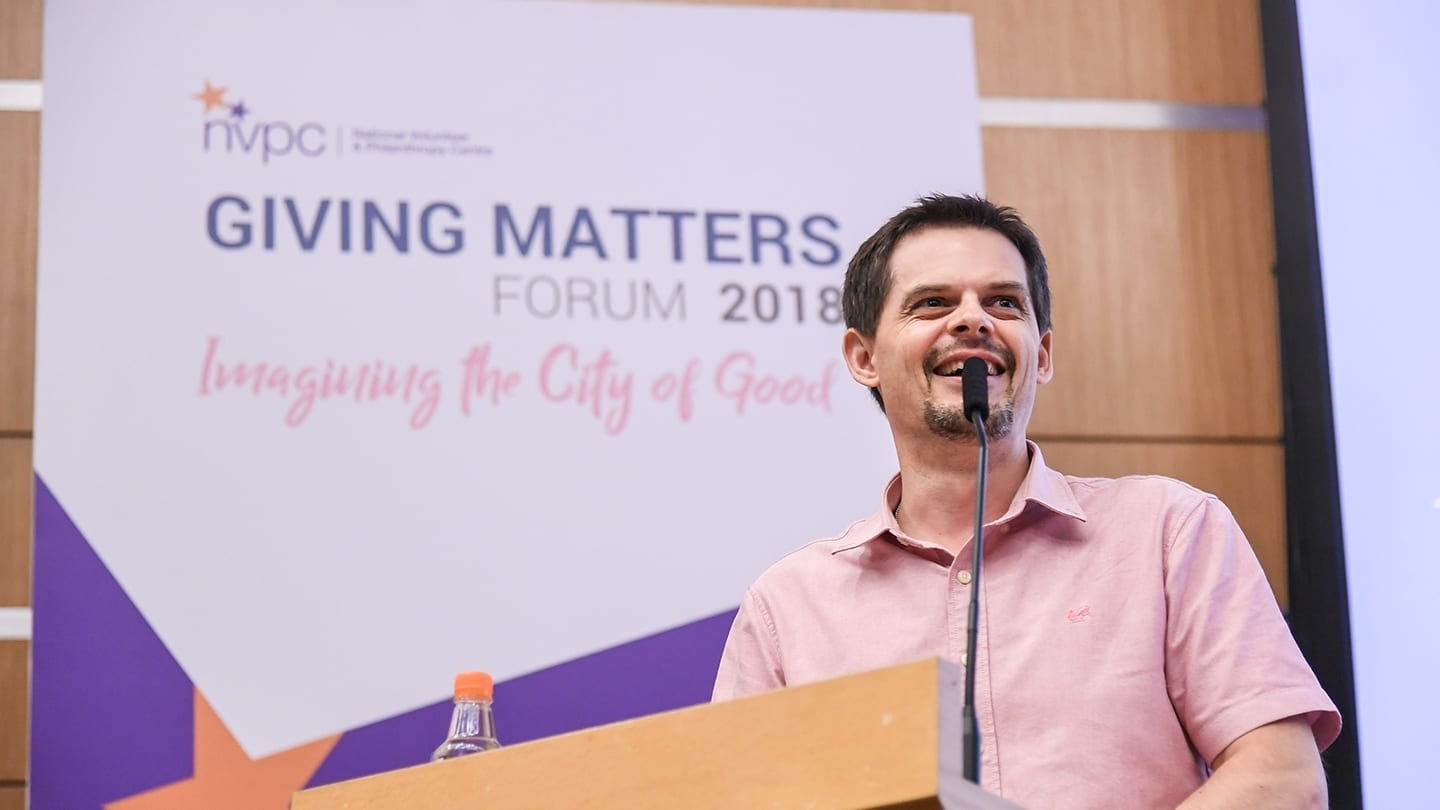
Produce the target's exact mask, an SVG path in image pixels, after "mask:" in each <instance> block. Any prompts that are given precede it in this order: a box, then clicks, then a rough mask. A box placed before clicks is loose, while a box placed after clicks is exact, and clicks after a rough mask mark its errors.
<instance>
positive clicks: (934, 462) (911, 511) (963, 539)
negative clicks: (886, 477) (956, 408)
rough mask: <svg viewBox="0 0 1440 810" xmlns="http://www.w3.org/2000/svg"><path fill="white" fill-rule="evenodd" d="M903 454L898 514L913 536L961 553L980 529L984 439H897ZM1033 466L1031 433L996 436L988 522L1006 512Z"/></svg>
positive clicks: (987, 496)
mask: <svg viewBox="0 0 1440 810" xmlns="http://www.w3.org/2000/svg"><path fill="white" fill-rule="evenodd" d="M896 444H897V447H896V450H897V452H898V455H899V459H900V479H901V482H902V486H903V487H904V489H903V490H902V492H901V498H900V508H899V510H898V511H897V512H896V515H895V516H896V519H897V520H898V521H899V522H900V528H901V529H902V530H903V531H904V532H905V533H906V534H907V535H910V536H912V537H915V538H917V539H920V540H926V541H929V542H931V543H935V544H937V545H939V546H942V547H944V548H945V549H946V550H948V551H950V552H951V553H952V554H958V553H959V551H960V549H962V548H963V547H964V546H965V545H966V544H967V543H969V542H970V537H971V535H973V534H974V527H975V488H976V479H977V476H978V473H979V470H978V466H977V465H978V462H979V445H978V444H976V442H975V440H973V439H970V440H965V439H941V438H939V437H936V436H934V435H933V434H932V435H929V436H928V437H922V438H920V439H919V440H918V441H913V442H906V443H905V444H904V445H901V443H900V442H898V441H897V442H896ZM1029 471H1030V454H1029V452H1028V450H1027V448H1026V446H1025V437H1024V436H1023V435H1017V434H1016V433H1012V434H1011V435H1009V436H1007V437H1005V438H1003V439H991V440H990V470H989V479H988V482H987V490H986V493H985V516H984V517H985V522H986V523H988V522H990V521H992V520H996V519H998V518H1000V517H1001V516H1003V515H1004V514H1005V511H1006V510H1007V509H1009V508H1010V504H1011V502H1012V501H1014V500H1015V493H1017V492H1019V491H1020V485H1021V483H1023V482H1024V480H1025V474H1026V473H1028V472H1029Z"/></svg>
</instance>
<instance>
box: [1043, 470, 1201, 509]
mask: <svg viewBox="0 0 1440 810" xmlns="http://www.w3.org/2000/svg"><path fill="white" fill-rule="evenodd" d="M1064 478H1065V483H1066V484H1068V485H1069V486H1070V491H1071V492H1072V493H1074V495H1075V499H1076V500H1077V501H1079V502H1080V504H1081V505H1082V506H1084V507H1087V508H1088V507H1090V506H1095V505H1103V506H1108V505H1112V504H1128V505H1132V506H1148V507H1152V508H1162V509H1166V510H1172V509H1174V510H1180V511H1187V512H1188V511H1192V510H1194V509H1195V508H1197V507H1199V506H1201V505H1202V504H1205V503H1209V502H1216V503H1218V502H1219V501H1218V499H1217V498H1216V497H1215V496H1214V495H1212V494H1211V493H1209V492H1206V491H1205V490H1203V489H1200V488H1199V487H1196V486H1194V485H1192V484H1189V483H1186V482H1184V481H1181V480H1179V479H1177V478H1170V477H1169V476H1165V475H1149V474H1146V475H1122V476H1118V477H1115V478H1106V477H1101V476H1078V475H1064Z"/></svg>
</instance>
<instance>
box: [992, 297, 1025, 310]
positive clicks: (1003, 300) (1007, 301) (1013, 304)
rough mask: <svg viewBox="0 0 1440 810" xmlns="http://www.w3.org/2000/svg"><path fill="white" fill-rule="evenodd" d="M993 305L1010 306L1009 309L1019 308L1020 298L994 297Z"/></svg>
mask: <svg viewBox="0 0 1440 810" xmlns="http://www.w3.org/2000/svg"><path fill="white" fill-rule="evenodd" d="M995 305H996V306H1001V307H1009V308H1011V309H1019V308H1020V299H1018V298H1011V297H1009V296H1001V297H999V298H996V299H995Z"/></svg>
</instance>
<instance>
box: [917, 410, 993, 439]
mask: <svg viewBox="0 0 1440 810" xmlns="http://www.w3.org/2000/svg"><path fill="white" fill-rule="evenodd" d="M925 425H926V427H928V428H930V432H931V433H934V434H935V435H937V436H939V437H941V438H944V439H972V440H973V439H974V438H975V425H974V424H973V423H972V422H971V421H970V420H969V419H966V418H965V411H964V409H963V408H960V407H956V406H953V405H952V406H946V407H941V406H939V405H936V404H935V403H934V402H933V401H931V400H926V401H925ZM1014 427H1015V408H1014V405H1013V404H1011V403H1009V402H1006V403H1004V404H1001V405H992V406H991V408H990V418H988V419H986V420H985V437H986V438H988V439H990V440H991V441H994V440H996V439H1003V438H1005V437H1006V436H1009V435H1010V431H1011V430H1013V429H1014Z"/></svg>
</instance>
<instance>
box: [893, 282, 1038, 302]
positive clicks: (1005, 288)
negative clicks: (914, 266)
mask: <svg viewBox="0 0 1440 810" xmlns="http://www.w3.org/2000/svg"><path fill="white" fill-rule="evenodd" d="M950 290H951V287H949V286H948V285H945V284H926V285H924V286H921V287H914V288H912V289H910V290H909V291H907V292H906V293H905V298H904V300H906V301H913V300H914V299H916V298H922V297H924V296H927V295H937V294H944V293H948V292H950ZM985 291H986V292H989V293H997V292H1011V293H1016V292H1018V293H1021V294H1022V296H1023V297H1028V296H1029V293H1030V289H1029V287H1027V286H1026V285H1024V284H1022V283H1020V282H1018V281H997V282H995V283H993V284H989V285H987V286H986V287H985Z"/></svg>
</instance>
